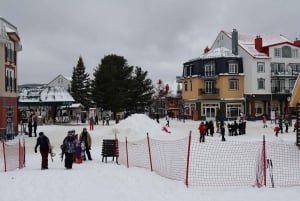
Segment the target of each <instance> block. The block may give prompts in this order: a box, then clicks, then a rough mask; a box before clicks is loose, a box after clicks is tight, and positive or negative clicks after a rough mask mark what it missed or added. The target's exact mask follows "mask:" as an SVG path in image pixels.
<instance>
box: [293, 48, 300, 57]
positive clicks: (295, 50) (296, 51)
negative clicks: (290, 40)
mask: <svg viewBox="0 0 300 201" xmlns="http://www.w3.org/2000/svg"><path fill="white" fill-rule="evenodd" d="M292 58H299V51H298V49H292Z"/></svg>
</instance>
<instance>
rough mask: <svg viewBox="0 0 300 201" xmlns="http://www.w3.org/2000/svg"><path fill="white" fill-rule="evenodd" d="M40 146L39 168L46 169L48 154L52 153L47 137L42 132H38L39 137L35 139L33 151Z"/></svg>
mask: <svg viewBox="0 0 300 201" xmlns="http://www.w3.org/2000/svg"><path fill="white" fill-rule="evenodd" d="M38 147H40V153H41V156H42V165H41V169H42V170H45V169H48V154H49V153H50V154H52V150H51V144H50V140H49V138H48V137H47V136H46V135H44V133H43V132H40V133H39V137H38V138H37V139H36V145H35V147H34V152H35V153H37V148H38Z"/></svg>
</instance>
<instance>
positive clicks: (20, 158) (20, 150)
mask: <svg viewBox="0 0 300 201" xmlns="http://www.w3.org/2000/svg"><path fill="white" fill-rule="evenodd" d="M21 163H22V162H21V142H20V136H19V168H21Z"/></svg>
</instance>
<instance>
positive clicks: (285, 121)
mask: <svg viewBox="0 0 300 201" xmlns="http://www.w3.org/2000/svg"><path fill="white" fill-rule="evenodd" d="M284 125H285V132H286V133H288V132H289V125H290V122H289V120H288V119H287V118H286V119H284Z"/></svg>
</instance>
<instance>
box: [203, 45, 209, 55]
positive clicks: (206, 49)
mask: <svg viewBox="0 0 300 201" xmlns="http://www.w3.org/2000/svg"><path fill="white" fill-rule="evenodd" d="M209 50H210V49H209V48H208V46H206V48H205V49H204V54H206V53H207V52H209Z"/></svg>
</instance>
